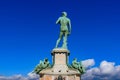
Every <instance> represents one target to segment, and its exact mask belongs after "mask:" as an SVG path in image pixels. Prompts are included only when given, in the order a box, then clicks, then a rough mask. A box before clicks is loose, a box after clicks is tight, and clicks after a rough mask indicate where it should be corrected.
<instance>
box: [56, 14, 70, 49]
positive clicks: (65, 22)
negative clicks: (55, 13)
mask: <svg viewBox="0 0 120 80" xmlns="http://www.w3.org/2000/svg"><path fill="white" fill-rule="evenodd" d="M56 24H60V35H59V38H58V40H57V42H56V46H55V47H56V48H58V45H59V43H60V41H61V39H62V37H63V45H62V48H67V36H68V35H69V34H71V22H70V19H69V18H67V13H66V12H62V16H61V17H59V18H58V20H57V21H56Z"/></svg>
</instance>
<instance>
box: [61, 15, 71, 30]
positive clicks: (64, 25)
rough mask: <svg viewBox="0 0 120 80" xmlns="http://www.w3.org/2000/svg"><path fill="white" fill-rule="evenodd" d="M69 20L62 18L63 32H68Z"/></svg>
mask: <svg viewBox="0 0 120 80" xmlns="http://www.w3.org/2000/svg"><path fill="white" fill-rule="evenodd" d="M68 23H69V19H68V18H67V17H60V25H61V28H60V29H61V31H68Z"/></svg>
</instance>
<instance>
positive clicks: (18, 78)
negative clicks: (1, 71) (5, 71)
mask: <svg viewBox="0 0 120 80" xmlns="http://www.w3.org/2000/svg"><path fill="white" fill-rule="evenodd" d="M0 80H39V77H38V75H36V74H32V73H29V74H28V76H27V77H24V76H22V75H21V74H18V75H14V76H10V77H6V76H0Z"/></svg>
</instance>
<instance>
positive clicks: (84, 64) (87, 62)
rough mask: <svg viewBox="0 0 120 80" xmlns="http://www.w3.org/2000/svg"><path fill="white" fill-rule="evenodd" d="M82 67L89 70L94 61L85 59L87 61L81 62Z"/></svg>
mask: <svg viewBox="0 0 120 80" xmlns="http://www.w3.org/2000/svg"><path fill="white" fill-rule="evenodd" d="M82 65H83V66H84V67H85V68H89V67H91V66H94V65H95V61H94V59H87V60H84V61H82Z"/></svg>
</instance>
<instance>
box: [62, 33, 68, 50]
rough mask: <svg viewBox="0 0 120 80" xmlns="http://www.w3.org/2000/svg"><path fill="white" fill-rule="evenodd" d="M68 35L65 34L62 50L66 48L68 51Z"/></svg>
mask: <svg viewBox="0 0 120 80" xmlns="http://www.w3.org/2000/svg"><path fill="white" fill-rule="evenodd" d="M67 35H68V32H65V34H64V37H63V45H62V48H66V49H67Z"/></svg>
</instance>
